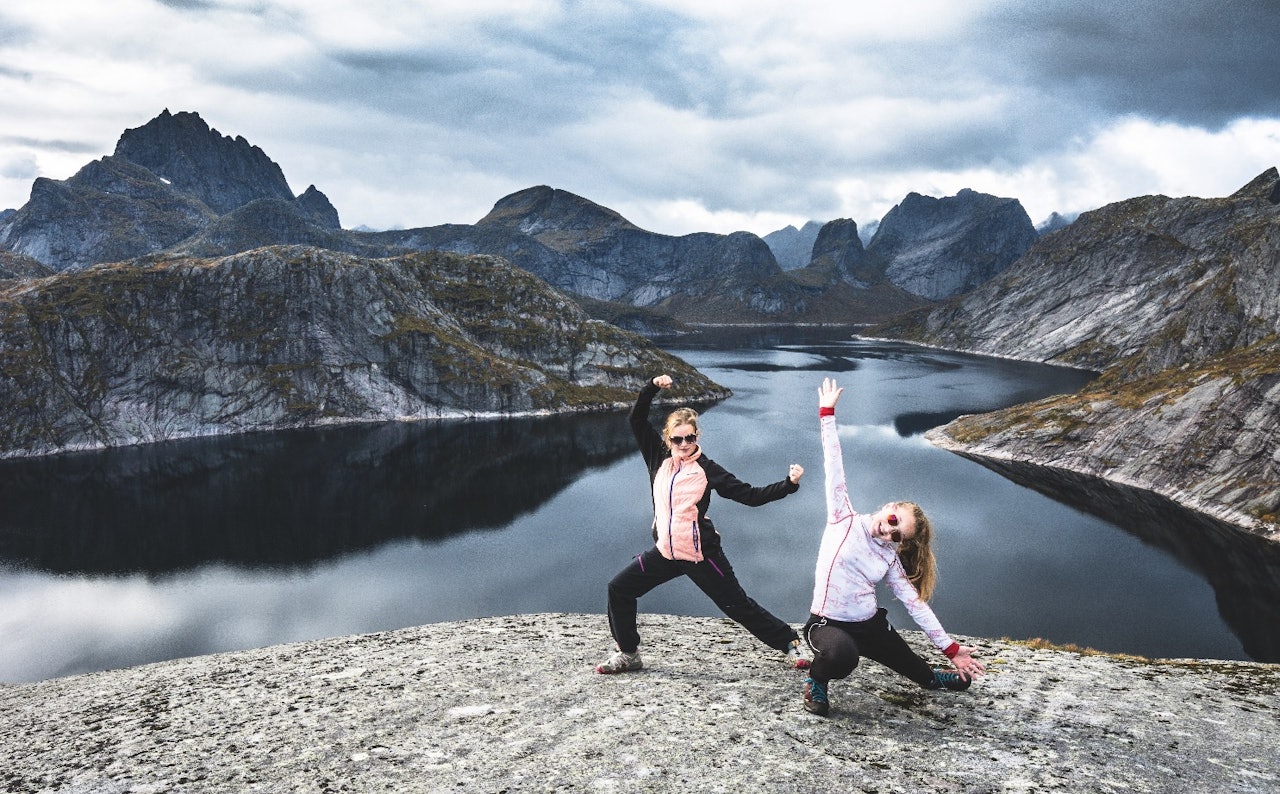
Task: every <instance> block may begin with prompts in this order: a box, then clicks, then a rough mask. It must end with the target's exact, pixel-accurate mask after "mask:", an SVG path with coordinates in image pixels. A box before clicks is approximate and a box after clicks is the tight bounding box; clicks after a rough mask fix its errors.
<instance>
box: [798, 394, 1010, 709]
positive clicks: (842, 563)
mask: <svg viewBox="0 0 1280 794" xmlns="http://www.w3.org/2000/svg"><path fill="white" fill-rule="evenodd" d="M843 391H844V389H842V388H840V387H838V386H837V385H836V382H835V381H834V380H833V379H831V378H825V379H824V380H823V382H822V387H821V388H820V389H818V417H819V418H818V421H819V424H820V426H821V430H822V452H823V465H824V468H825V471H826V492H827V526H826V529H825V530H824V532H823V535H822V546H821V548H820V550H819V552H818V562H817V566H816V568H815V572H814V586H813V603H812V605H811V606H810V610H809V611H810V612H811V614H810V616H809V620H808V622H806V623H805V627H804V637H805V640H806V641H807V642H808V643H809V647H810V648H812V649H813V662H812V664H811V667H810V669H809V678H808V679H806V681H805V685H804V707H805V709H807V710H808V711H810V712H812V713H814V714H819V715H823V716H825V715H826V714H827V713H828V711H829V710H830V702H829V698H828V694H827V688H828V685H829V682H830V681H831V680H833V679H837V678H845V677H847V676H848V675H849V674H850V673H852V672H853V670H854V668H855V667H857V666H858V661H859V659H860V658H861V657H863V656H866V657H867V658H869V659H874V660H875V661H877V662H880V663H881V664H883V665H884V666H886V667H888V668H890V669H891V670H894V671H896V672H898V673H901V674H902V675H904V676H906V677H907V678H910V679H911V680H913V681H915V682H916V683H918V684H920V686H922V687H925V688H926V689H951V690H963V689H967V688H968V687H969V682H970V681H971V680H972V679H973V678H974V677H975V676H980V675H982V674H983V673H984V672H986V671H985V669H984V667H983V665H982V663H981V662H979V661H978V660H977V659H974V658H973V650H974V649H973V648H970V647H966V646H962V645H960V644H959V643H957V642H955V641H953V640H952V639H951V637H950V636H948V635H947V633H946V632H945V631H944V630H943V629H942V625H941V624H940V623H939V622H938V619H937V617H936V616H935V615H934V614H933V610H932V609H930V608H929V605H928V603H926V602H927V601H928V599H929V597H930V596H931V595H932V593H933V584H934V577H935V565H934V559H933V551H932V550H931V548H930V541H931V540H932V535H933V528H932V525H931V524H930V523H929V519H928V518H927V517H926V516H925V514H924V511H922V510H921V509H920V507H919V505H916V504H914V503H911V502H890V503H889V504H887V505H885V506H883V507H881V508H880V509H879V510H877V511H876V512H874V513H871V514H869V515H866V514H862V513H858V512H857V511H855V510H854V509H853V507H852V506H851V505H850V504H849V491H848V487H847V485H846V483H845V476H844V459H843V457H842V455H841V451H840V436H839V434H838V432H837V430H836V418H835V407H836V402H838V401H839V399H840V394H841V393H842V392H843ZM881 580H885V581H886V582H887V583H888V585H889V587H890V588H891V589H892V590H893V594H894V595H895V596H897V598H898V600H899V601H901V602H902V603H903V605H904V606H905V607H906V608H907V612H908V613H909V614H910V615H911V618H912V619H913V620H914V621H915V622H916V624H917V625H918V626H919V627H920V628H921V629H922V630H923V631H924V633H925V635H926V636H928V638H929V640H930V641H931V642H932V643H933V644H934V645H935V646H937V648H938V650H940V651H942V653H943V654H945V655H946V656H947V657H948V658H950V659H951V660H952V663H953V664H954V665H955V667H954V669H949V670H944V669H934V668H933V667H932V666H931V665H930V664H929V663H928V662H926V661H925V660H924V659H922V658H921V657H920V656H919V655H917V654H916V653H915V651H913V650H911V648H910V646H908V645H907V643H906V641H905V640H903V639H902V636H901V635H899V634H898V632H897V631H895V630H894V628H893V626H891V625H889V621H888V619H887V617H886V613H885V610H884V608H882V607H880V606H879V604H878V602H877V601H876V583H877V582H879V581H881Z"/></svg>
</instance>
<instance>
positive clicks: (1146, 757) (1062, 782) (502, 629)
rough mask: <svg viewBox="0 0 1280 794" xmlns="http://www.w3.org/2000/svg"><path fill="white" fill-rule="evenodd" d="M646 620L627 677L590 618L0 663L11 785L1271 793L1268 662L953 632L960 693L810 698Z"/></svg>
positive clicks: (881, 688)
mask: <svg viewBox="0 0 1280 794" xmlns="http://www.w3.org/2000/svg"><path fill="white" fill-rule="evenodd" d="M641 630H642V631H643V632H644V633H645V636H646V645H645V651H646V655H645V669H644V670H642V671H640V672H636V673H628V674H624V675H618V676H602V675H598V674H596V673H594V672H593V671H592V669H591V665H592V664H593V663H594V662H595V661H596V660H597V658H598V657H599V656H600V655H601V654H602V653H604V652H605V651H607V650H608V648H609V647H610V643H609V637H608V631H607V628H606V621H605V617H604V616H603V615H518V616H511V617H494V618H486V619H483V620H474V621H465V622H460V623H441V624H435V625H429V626H422V627H417V628H409V629H402V630H399V631H391V632H384V633H381V634H371V635H365V636H357V637H344V638H338V639H331V640H320V641H314V642H302V643H296V644H291V645H280V646H275V647H271V648H263V649H259V650H251V651H242V652H236V653H227V654H219V655H216V656H204V657H197V658H192V659H179V660H176V661H171V662H164V663H160V664H154V665H148V666H144V667H136V668H132V669H126V670H115V671H110V672H105V673H94V674H89V675H82V676H73V677H70V678H62V679H55V680H51V681H44V682H40V683H36V684H24V685H21V686H0V755H2V756H3V757H4V758H5V763H4V765H3V766H0V785H2V786H3V788H4V789H5V790H6V791H10V792H14V793H15V794H26V793H28V792H30V793H32V794H34V792H66V794H72V792H104V794H105V793H106V792H129V791H135V792H142V791H170V792H175V793H185V794H197V793H198V792H224V791H241V792H252V791H263V792H277V791H423V792H445V791H461V790H466V791H483V792H501V791H509V792H518V791H610V792H704V791H705V792H743V791H804V792H820V791H821V792H832V791H841V792H843V791H866V792H872V791H902V792H938V791H974V792H977V791H1068V792H1104V791H1126V792H1129V791H1133V792H1181V791H1212V792H1239V793H1240V794H1252V793H1253V792H1258V793H1259V794H1261V793H1262V792H1273V791H1275V790H1276V787H1277V785H1278V784H1280V757H1277V755H1276V753H1275V752H1274V748H1275V747H1276V746H1277V743H1278V742H1280V722H1277V720H1276V719H1275V715H1276V713H1277V710H1280V668H1278V667H1277V666H1275V665H1265V664H1252V663H1243V662H1220V661H1193V660H1176V661H1159V660H1148V659H1140V658H1133V657H1115V656H1103V655H1098V654H1092V653H1088V652H1081V651H1079V650H1071V649H1055V648H1051V647H1044V646H1043V644H1040V643H1034V642H1032V643H1016V642H1010V641H1003V640H985V639H978V640H975V639H973V638H964V639H965V641H966V642H968V643H971V644H974V645H976V646H978V648H979V650H980V653H981V654H982V656H983V658H984V659H985V661H986V664H987V667H988V674H987V676H986V677H985V678H983V679H980V680H979V681H977V682H976V683H975V684H974V685H973V687H972V688H971V689H969V690H968V691H967V692H963V693H950V692H926V691H924V690H922V689H920V688H918V687H917V686H916V685H915V684H912V683H910V682H907V681H906V680H905V679H903V678H901V677H899V676H897V675H896V674H894V673H891V672H888V671H887V670H886V669H885V668H883V667H880V666H879V665H877V664H876V663H874V662H865V663H864V664H862V665H861V666H860V667H859V668H858V669H857V670H856V671H855V672H854V674H853V676H852V677H851V678H850V679H849V680H847V681H841V682H836V683H835V684H834V685H833V686H832V697H833V701H832V713H831V716H830V717H828V718H822V717H815V716H813V715H811V714H808V713H807V712H805V711H804V710H803V709H802V708H801V706H800V688H801V684H802V681H803V677H802V675H801V674H800V673H797V672H796V671H794V670H790V669H787V668H786V667H785V666H784V665H783V664H782V662H781V655H780V654H778V653H776V652H774V651H771V650H769V649H766V648H764V647H763V646H761V645H760V644H759V643H758V642H756V640H755V639H754V638H752V637H751V636H750V635H748V634H747V633H746V632H744V631H742V629H741V628H739V627H737V626H736V625H733V624H731V623H729V622H728V621H726V620H722V619H714V618H689V617H671V616H666V615H642V616H641ZM904 635H905V637H906V639H907V641H908V642H910V643H912V644H914V645H915V646H916V647H917V648H920V649H921V650H922V652H924V653H935V652H932V651H930V650H927V649H925V644H924V642H923V637H922V636H921V635H920V634H919V633H918V632H915V631H907V632H904ZM935 656H936V653H935ZM937 658H940V657H937ZM513 660H516V661H515V663H513Z"/></svg>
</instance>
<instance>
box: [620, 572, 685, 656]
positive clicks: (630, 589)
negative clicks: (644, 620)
mask: <svg viewBox="0 0 1280 794" xmlns="http://www.w3.org/2000/svg"><path fill="white" fill-rule="evenodd" d="M680 574H681V571H680V569H679V567H677V566H676V565H675V564H674V563H673V562H672V561H671V560H668V559H667V558H666V557H663V556H662V555H661V554H659V553H658V550H657V549H649V550H648V551H646V552H645V553H644V554H637V555H636V557H635V559H633V560H632V561H631V564H630V565H628V566H627V567H626V568H623V569H622V570H621V571H619V572H618V575H617V576H614V577H613V579H612V580H610V582H609V633H610V634H612V635H613V641H614V642H615V643H617V644H618V650H620V651H622V652H623V653H628V654H633V653H635V652H636V650H637V649H638V648H639V647H640V632H639V630H638V629H637V628H636V608H637V605H636V602H637V601H638V600H639V599H640V597H641V596H643V595H644V594H645V593H647V592H649V591H650V590H652V589H653V588H655V587H657V586H658V585H660V584H663V583H664V582H669V581H671V580H672V579H674V578H676V577H677V576H679V575H680Z"/></svg>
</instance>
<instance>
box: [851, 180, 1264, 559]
mask: <svg viewBox="0 0 1280 794" xmlns="http://www.w3.org/2000/svg"><path fill="white" fill-rule="evenodd" d="M870 333H873V334H876V335H882V336H892V337H896V338H902V339H909V340H912V341H917V342H923V343H927V344H934V345H940V346H944V347H949V348H957V349H963V350H969V351H974V352H979V353H986V354H991V355H1000V356H1012V357H1017V358H1024V359H1031V360H1037V361H1045V362H1050V363H1058V364H1068V365H1073V366H1080V367H1085V368H1089V369H1096V370H1100V371H1101V372H1102V376H1101V377H1100V378H1099V380H1098V381H1097V382H1096V383H1095V384H1094V385H1093V386H1092V387H1090V388H1088V389H1086V390H1084V391H1083V392H1081V393H1080V394H1077V395H1069V396H1064V397H1059V398H1053V399H1050V400H1045V401H1041V402H1039V403H1034V404H1031V405H1029V406H1018V407H1015V408H1011V409H1008V410H1006V411H1000V412H996V413H994V414H987V415H983V416H978V417H967V418H962V419H960V420H957V421H956V422H954V423H952V424H951V425H948V426H947V427H946V428H943V429H941V430H940V431H935V432H934V433H933V434H932V436H931V438H932V439H933V440H935V441H936V442H937V443H939V444H942V445H944V446H948V447H950V448H952V449H955V450H957V451H960V452H963V453H964V454H967V455H970V456H972V457H975V458H976V459H983V458H987V459H992V460H1012V461H1023V462H1025V463H1027V464H1029V465H1047V466H1052V467H1058V468H1062V469H1066V470H1069V471H1075V472H1080V473H1084V474H1088V475H1092V476H1101V477H1105V478H1107V479H1110V480H1113V481H1117V482H1121V483H1126V484H1130V485H1136V486H1139V487H1142V488H1146V489H1148V490H1152V491H1155V492H1157V493H1161V494H1163V495H1165V496H1168V497H1169V498H1172V499H1174V500H1176V501H1178V502H1180V503H1182V504H1184V505H1187V506H1190V507H1193V508H1195V509H1199V510H1203V511H1205V512H1207V513H1210V514H1212V515H1216V516H1219V517H1221V518H1225V519H1227V520H1229V521H1232V522H1234V523H1238V524H1242V525H1244V526H1249V527H1252V528H1254V529H1255V530H1257V531H1260V532H1263V533H1270V534H1272V535H1275V533H1276V532H1277V528H1278V527H1280V173H1278V172H1277V170H1276V169H1275V168H1271V169H1268V170H1267V171H1265V172H1263V173H1262V174H1260V175H1259V176H1258V177H1257V178H1255V179H1254V180H1253V181H1251V182H1250V183H1249V184H1248V185H1246V186H1245V187H1243V188H1241V189H1240V190H1239V191H1237V192H1236V193H1234V194H1232V195H1231V196H1228V197H1225V198H1216V199H1201V198H1190V197H1187V198H1169V197H1166V196H1143V197H1138V198H1134V199H1129V200H1127V201H1122V202H1117V203H1115V204H1111V205H1108V206H1106V207H1103V208H1100V209H1098V210H1094V211H1092V212H1088V213H1084V214H1082V215H1081V216H1080V217H1079V218H1078V219H1077V220H1076V221H1075V222H1074V223H1072V224H1071V225H1070V226H1068V227H1066V228H1064V229H1061V230H1059V231H1057V232H1055V233H1053V234H1050V235H1047V236H1045V237H1043V238H1041V239H1040V240H1039V241H1038V242H1037V243H1036V244H1035V245H1033V247H1032V248H1031V250H1030V251H1029V252H1028V253H1027V254H1026V255H1025V256H1024V257H1023V258H1022V259H1020V260H1019V261H1018V262H1017V263H1016V264H1015V265H1014V266H1012V267H1010V268H1009V269H1008V270H1006V271H1005V272H1004V273H1002V274H1001V275H1000V276H999V277H998V278H995V279H993V280H992V281H990V282H988V283H986V284H984V285H983V286H981V287H979V288H978V289H976V290H975V291H973V292H972V293H970V294H968V295H966V296H964V297H962V298H958V299H955V300H954V301H952V302H949V303H947V304H944V305H942V306H939V307H935V308H932V309H928V310H922V311H920V312H917V313H915V314H912V315H910V316H908V317H905V318H903V319H901V320H899V321H895V322H893V323H889V324H885V325H883V326H880V327H878V328H875V329H873V330H872V331H871V332H870Z"/></svg>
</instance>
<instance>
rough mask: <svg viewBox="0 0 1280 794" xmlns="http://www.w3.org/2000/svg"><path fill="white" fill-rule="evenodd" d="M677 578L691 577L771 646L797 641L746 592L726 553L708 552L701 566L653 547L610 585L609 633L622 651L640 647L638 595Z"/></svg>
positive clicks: (781, 646)
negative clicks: (667, 554)
mask: <svg viewBox="0 0 1280 794" xmlns="http://www.w3.org/2000/svg"><path fill="white" fill-rule="evenodd" d="M677 576H687V577H689V578H690V579H691V580H692V581H693V583H694V584H695V585H697V586H698V589H699V590H701V591H702V592H704V593H706V594H707V595H708V596H710V598H711V600H712V601H714V602H715V603H716V606H718V607H720V610H721V611H722V612H724V614H725V615H727V616H728V617H730V618H732V619H733V620H736V621H737V622H738V623H740V624H742V626H743V627H744V628H745V629H746V630H747V631H749V632H751V633H752V634H754V635H755V636H756V638H757V639H759V640H760V641H761V642H763V643H764V644H765V645H768V646H769V647H770V648H776V649H778V650H780V651H782V650H786V647H787V645H788V644H790V643H791V642H792V641H793V640H796V639H799V636H798V635H797V634H796V630H795V629H793V628H791V626H790V625H788V624H787V623H784V622H783V621H781V620H779V619H778V618H776V617H774V616H773V615H772V614H771V613H770V612H769V611H768V610H766V609H765V608H764V607H762V606H760V605H759V604H757V603H756V602H755V600H754V599H752V598H751V597H750V596H748V595H747V594H746V592H745V591H743V589H742V585H740V584H738V578H737V577H736V576H734V575H733V566H731V565H729V558H727V557H725V556H724V552H723V551H721V550H720V549H716V550H714V551H712V552H709V553H708V554H707V555H706V558H705V559H704V560H703V561H702V562H689V561H687V560H668V559H667V558H666V557H663V556H662V554H661V553H660V552H659V551H658V550H657V549H656V548H654V549H649V550H648V551H646V552H645V553H644V554H640V555H637V556H636V558H635V559H634V560H632V561H631V564H630V565H628V566H627V567H626V568H623V569H622V570H621V571H620V572H619V573H618V575H617V576H615V577H613V579H612V580H611V581H610V582H609V633H611V634H612V635H613V640H614V642H616V643H618V648H619V649H620V650H623V651H626V652H627V653H635V652H636V649H637V648H639V647H640V632H639V631H637V630H636V601H637V600H638V599H639V598H640V596H642V595H644V594H645V593H647V592H649V591H650V590H652V589H653V588H655V587H657V586H658V585H660V584H663V583H665V582H669V581H671V580H672V579H675V578H676V577H677Z"/></svg>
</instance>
